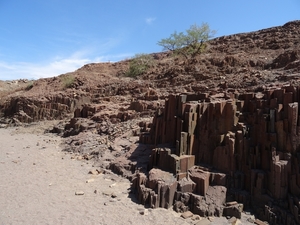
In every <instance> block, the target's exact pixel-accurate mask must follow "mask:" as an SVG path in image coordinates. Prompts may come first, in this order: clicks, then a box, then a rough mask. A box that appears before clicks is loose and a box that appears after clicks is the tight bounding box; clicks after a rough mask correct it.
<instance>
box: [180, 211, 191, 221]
mask: <svg viewBox="0 0 300 225" xmlns="http://www.w3.org/2000/svg"><path fill="white" fill-rule="evenodd" d="M193 215H194V214H193V213H192V212H191V211H186V212H184V213H182V214H181V217H182V218H184V219H187V218H191V217H193Z"/></svg>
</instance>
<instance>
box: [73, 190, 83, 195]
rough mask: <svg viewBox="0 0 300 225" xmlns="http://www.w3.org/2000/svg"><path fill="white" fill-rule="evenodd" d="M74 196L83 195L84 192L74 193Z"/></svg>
mask: <svg viewBox="0 0 300 225" xmlns="http://www.w3.org/2000/svg"><path fill="white" fill-rule="evenodd" d="M75 195H84V192H83V191H76V192H75Z"/></svg>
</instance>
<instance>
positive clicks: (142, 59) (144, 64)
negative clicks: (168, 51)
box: [125, 53, 154, 77]
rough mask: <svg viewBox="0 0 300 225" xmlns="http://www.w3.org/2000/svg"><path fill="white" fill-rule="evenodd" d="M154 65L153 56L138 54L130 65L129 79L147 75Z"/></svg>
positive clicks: (127, 74)
mask: <svg viewBox="0 0 300 225" xmlns="http://www.w3.org/2000/svg"><path fill="white" fill-rule="evenodd" d="M153 65H154V58H153V56H152V55H147V54H143V53H142V54H136V55H135V56H134V57H133V58H132V59H131V61H130V63H129V69H128V70H127V72H126V74H125V75H126V76H128V77H137V76H139V75H141V74H143V73H145V72H146V71H147V70H148V69H149V68H150V67H151V66H153Z"/></svg>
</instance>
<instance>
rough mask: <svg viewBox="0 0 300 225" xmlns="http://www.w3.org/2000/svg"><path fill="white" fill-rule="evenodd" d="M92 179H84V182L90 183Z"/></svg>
mask: <svg viewBox="0 0 300 225" xmlns="http://www.w3.org/2000/svg"><path fill="white" fill-rule="evenodd" d="M93 181H94V179H88V180H86V181H85V182H86V183H91V182H93Z"/></svg>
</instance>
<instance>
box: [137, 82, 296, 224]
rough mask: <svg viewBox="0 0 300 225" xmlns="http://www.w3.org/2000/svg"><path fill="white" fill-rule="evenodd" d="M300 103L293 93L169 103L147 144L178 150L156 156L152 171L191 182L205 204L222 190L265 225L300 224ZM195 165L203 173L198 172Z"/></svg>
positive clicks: (183, 99)
mask: <svg viewBox="0 0 300 225" xmlns="http://www.w3.org/2000/svg"><path fill="white" fill-rule="evenodd" d="M299 100H300V87H294V86H284V87H282V88H279V89H274V90H267V91H264V92H258V93H246V94H237V93H230V92H227V93H224V94H221V95H215V96H209V95H208V94H197V95H196V94H192V95H178V96H174V95H170V96H169V98H168V99H167V100H166V104H165V108H164V109H163V110H159V111H158V112H157V114H156V116H155V118H154V119H153V124H152V127H151V130H150V133H143V134H142V135H141V139H140V140H141V141H142V142H144V143H149V144H155V145H157V146H158V145H159V144H167V143H168V144H169V145H170V146H173V148H171V149H168V150H166V149H161V148H156V149H154V150H153V153H152V156H151V160H150V165H151V166H152V167H158V168H161V169H163V170H168V171H171V172H173V174H175V175H177V180H180V179H182V178H185V177H186V178H188V179H191V180H192V181H193V182H194V183H195V184H196V187H195V191H194V193H197V194H200V195H202V196H204V195H206V194H207V190H208V187H209V185H210V186H214V185H215V183H214V182H217V185H224V186H226V187H227V188H228V190H229V193H230V194H231V196H234V198H235V200H237V201H239V202H241V203H243V204H244V205H245V206H247V205H249V203H250V204H251V205H252V206H253V207H255V209H256V211H257V214H258V215H259V217H260V218H262V219H264V220H268V221H269V222H271V223H272V224H282V223H283V224H297V223H300V218H299V207H300V204H299V198H298V196H299V194H300V172H299V165H300V159H299V154H300V152H299V150H300V134H299V132H300V124H299V120H300V117H299V111H298V103H299ZM185 158H187V159H188V160H187V162H186V163H180V161H181V160H183V159H185ZM191 159H192V160H191ZM193 163H195V165H201V169H199V170H198V171H197V169H192V170H191V168H192V166H193V165H192V164H193ZM217 174H219V175H217ZM250 199H251V200H250Z"/></svg>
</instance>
